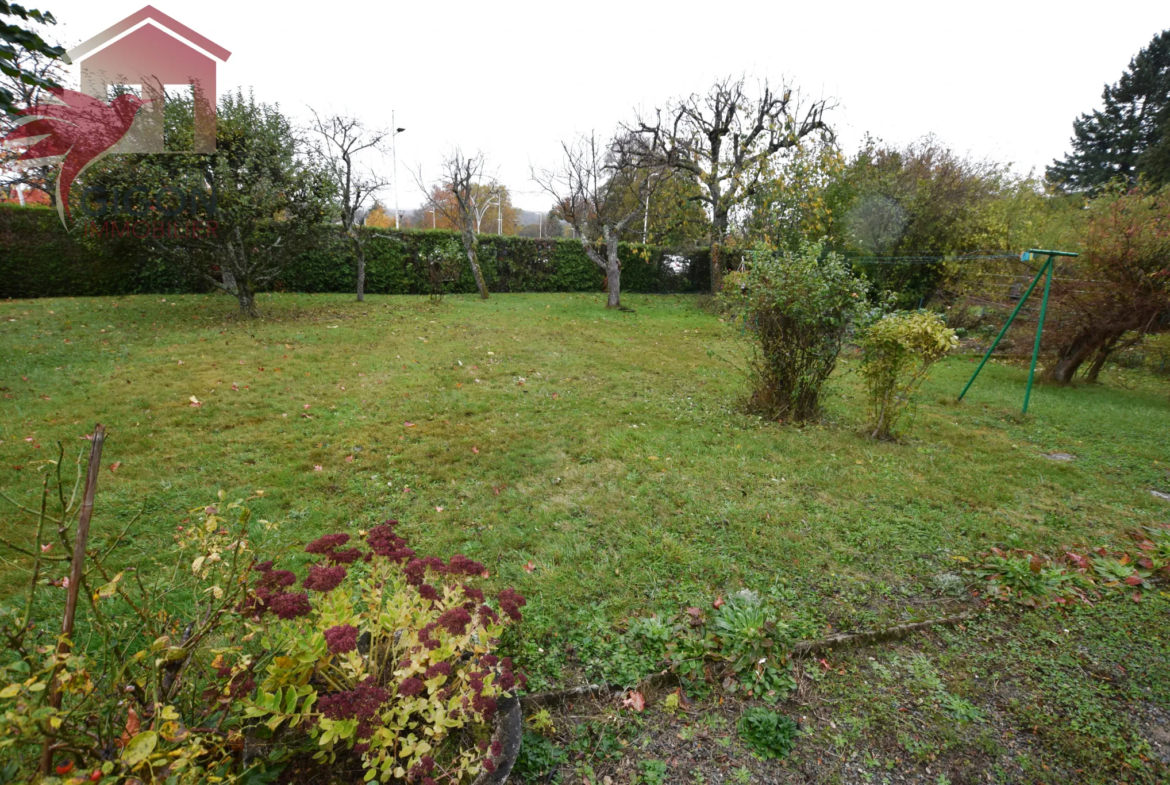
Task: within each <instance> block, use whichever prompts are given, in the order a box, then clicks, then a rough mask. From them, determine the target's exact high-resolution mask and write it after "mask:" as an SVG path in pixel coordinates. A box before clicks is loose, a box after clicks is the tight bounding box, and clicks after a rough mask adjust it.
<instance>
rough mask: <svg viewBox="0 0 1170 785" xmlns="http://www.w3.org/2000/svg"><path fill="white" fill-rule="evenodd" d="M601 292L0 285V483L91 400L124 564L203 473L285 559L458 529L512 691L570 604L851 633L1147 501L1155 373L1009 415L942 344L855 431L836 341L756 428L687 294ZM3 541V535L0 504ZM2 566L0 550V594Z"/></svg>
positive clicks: (1165, 481)
mask: <svg viewBox="0 0 1170 785" xmlns="http://www.w3.org/2000/svg"><path fill="white" fill-rule="evenodd" d="M625 301H626V302H627V305H629V306H630V307H632V308H633V309H634V312H632V313H624V312H618V313H615V312H609V311H606V310H605V309H604V307H603V304H604V299H603V298H602V296H601V295H595V294H541V295H494V296H493V297H492V298H491V299H490V300H488V301H486V302H481V301H479V300H477V299H474V298H472V297H448V298H446V299H445V300H444V301H443V302H442V303H438V304H433V303H430V302H429V301H427V300H426V299H424V298H417V297H379V296H372V297H368V298H367V301H366V302H364V303H356V302H353V298H352V296H345V295H315V296H307V295H292V294H279V295H263V296H261V297H260V299H259V307H260V308H261V310H262V311H263V313H264V318H263V319H262V320H259V321H255V322H241V321H238V320H237V319H236V318H235V317H234V314H233V307H232V301H231V300H229V299H227V298H225V297H222V296H213V295H208V296H198V295H186V296H167V297H162V296H135V297H122V298H95V299H88V298H70V299H49V300H36V301H7V302H2V303H0V396H2V397H0V491H3V492H4V493H6V494H7V495H9V496H11V497H13V498H15V499H17V500H18V501H21V502H22V503H24V504H26V505H27V506H30V507H33V506H36V503H37V497H38V494H39V489H40V482H41V473H42V472H43V471H44V469H45V462H46V461H48V460H50V459H55V458H56V454H57V447H56V445H57V442H61V443H62V444H63V445H64V447H65V451H66V454H67V460H69V461H73V460H74V459H75V458H76V456H77V454H78V453H79V452H80V451H82V450H83V449H86V448H87V447H88V442H86V441H84V439H83V436H84V435H85V434H87V433H89V432H91V431H92V427H93V424H94V423H95V422H100V423H103V424H104V425H105V426H106V427H107V429H108V434H109V435H108V438H107V441H106V446H105V452H104V454H103V458H102V463H103V470H102V472H101V479H100V484H99V488H98V495H97V503H96V513H95V518H94V535H93V536H94V538H95V541H96V542H97V543H98V544H100V543H101V541H103V539H104V538H112V537H113V536H114V534H115V533H116V532H117V531H118V530H120V528H121V526H123V525H125V523H126V522H127V521H129V520H130V519H131V518H132V517H133V516H134V515H135V514H136V513H138V512H139V511H140V510H141V511H142V517H141V518H140V519H139V521H138V522H137V523H136V524H135V531H134V536H133V537H132V538H131V539H130V541H129V542H128V543H127V544H126V545H125V546H124V547H122V548H121V549H120V559H121V560H122V561H123V562H124V563H125V564H127V565H131V564H134V565H140V566H141V568H143V569H153V568H155V565H156V564H158V563H162V562H165V561H166V559H167V552H168V548H169V546H170V543H171V537H172V534H173V531H174V529H175V527H176V526H179V525H182V524H183V522H184V521H185V520H186V519H187V516H188V511H189V510H190V509H192V508H195V507H199V506H203V505H205V504H208V503H211V502H212V501H214V500H215V499H216V493H217V491H218V490H220V489H223V490H224V491H225V492H226V494H227V496H228V497H229V498H238V497H243V496H245V495H247V494H249V493H252V492H256V491H258V490H263V491H264V496H263V499H262V500H260V501H258V502H256V503H255V504H254V508H255V511H256V516H257V517H258V518H263V519H265V520H268V521H271V522H273V523H275V524H278V525H276V526H274V527H273V528H272V529H271V531H268V532H266V533H265V534H263V546H262V547H263V548H264V549H265V550H266V551H267V553H268V555H271V556H276V557H278V558H279V559H280V560H281V563H282V564H283V565H285V566H289V567H293V568H295V567H296V565H299V564H300V563H301V561H302V558H303V550H302V549H303V545H304V544H305V543H307V542H308V541H310V540H311V539H313V538H315V537H317V536H319V535H320V534H323V533H327V532H333V531H349V532H354V533H356V532H357V531H358V530H359V529H364V528H368V527H369V526H371V525H373V524H375V523H378V522H380V521H382V520H385V519H386V518H397V519H399V520H400V521H401V527H400V531H401V533H402V534H403V535H404V536H406V537H407V538H408V539H409V540H410V542H411V545H412V547H414V548H415V549H416V550H417V551H419V552H420V553H422V554H436V555H450V554H452V553H455V552H461V553H465V554H467V555H468V556H471V557H473V558H475V559H478V560H480V561H482V562H484V563H485V564H486V565H488V567H489V569H490V571H491V573H492V580H493V581H496V582H498V583H499V584H500V585H501V586H502V585H505V584H511V585H514V586H515V587H516V588H517V589H518V590H519V591H520V592H521V593H522V594H524V595H525V596H527V597H528V598H529V606H528V608H527V611H528V614H527V616H528V622H527V625H528V627H529V632H528V635H529V643H528V645H527V647H521V648H522V651H523V652H524V656H525V657H526V658H527V659H526V662H527V664H528V666H529V668H530V669H531V671H532V673H533V679H534V684H536V685H537V686H548V685H550V684H553V683H556V682H558V681H563V680H564V679H565V678H568V677H567V676H565V675H564V674H565V673H570V672H571V673H574V674H576V673H577V672H579V671H581V670H584V671H585V672H586V674H587V675H588V673H589V666H588V663H587V662H586V663H582V662H581V661H580V657H576V658H575V657H574V646H576V648H580V647H579V646H578V645H576V644H574V645H571V646H570V645H565V646H562V647H560V648H558V644H557V640H558V639H560V640H562V641H565V640H570V639H572V640H576V639H575V638H573V635H571V634H569V633H568V632H565V631H566V630H569V629H572V628H573V627H574V625H583V626H582V629H585V628H588V629H593V628H594V627H596V626H597V625H611V626H612V625H613V624H620V623H621V622H622V621H623V620H624V619H627V618H628V617H630V616H632V615H646V614H649V613H651V612H666V613H677V612H678V611H679V609H680V608H682V607H684V606H689V605H702V606H705V605H707V604H708V603H710V601H711V600H712V599H713V598H714V597H715V596H717V595H720V594H726V593H728V592H733V591H736V590H738V589H740V588H745V587H746V588H752V589H755V590H758V591H761V592H770V593H771V594H772V596H777V597H783V598H787V599H786V600H785V602H786V603H787V605H788V606H789V610H790V615H791V620H792V622H793V623H794V624H795V625H796V627H797V629H798V630H799V631H801V632H802V633H803V634H804V635H806V636H807V637H819V636H821V635H823V634H825V633H826V632H830V631H831V632H838V631H849V630H859V629H869V628H872V627H877V626H883V625H886V624H891V623H900V622H904V621H908V620H914V619H921V618H926V617H930V616H933V615H937V614H938V613H939V612H940V609H942V608H943V607H945V605H946V603H947V602H948V600H947V598H945V597H942V596H939V595H938V594H937V593H935V592H933V591H932V587H933V586H934V585H935V583H934V579H935V577H936V576H938V575H940V574H942V573H959V574H961V570H962V566H963V562H962V561H961V559H966V558H970V557H972V556H974V555H975V554H977V553H979V552H982V551H986V550H987V549H988V548H989V547H991V546H993V545H999V546H1001V547H1004V546H1010V547H1022V548H1029V549H1036V550H1041V551H1044V552H1046V553H1050V554H1057V553H1059V552H1060V551H1061V549H1062V547H1064V546H1069V545H1072V544H1074V543H1083V544H1087V545H1090V546H1096V545H1105V546H1113V545H1116V544H1120V543H1122V542H1126V541H1128V539H1127V532H1128V531H1129V530H1131V529H1133V528H1135V527H1139V526H1142V525H1147V524H1152V523H1159V522H1166V521H1167V520H1170V502H1168V501H1165V500H1163V499H1160V498H1157V497H1156V496H1155V495H1153V494H1152V493H1151V490H1159V491H1162V492H1170V472H1168V470H1170V438H1168V434H1170V405H1168V403H1167V385H1166V382H1165V380H1164V379H1159V378H1156V377H1147V376H1141V375H1130V376H1128V377H1120V376H1118V375H1117V373H1114V372H1106V374H1104V376H1103V378H1104V381H1105V383H1104V384H1102V385H1098V386H1092V387H1086V386H1080V387H1076V388H1071V389H1059V388H1053V387H1048V386H1038V387H1037V388H1036V390H1035V391H1034V393H1033V396H1032V402H1031V412H1030V413H1029V415H1028V416H1027V417H1026V418H1024V417H1021V416H1020V414H1019V406H1020V404H1021V402H1022V398H1023V391H1024V381H1025V374H1026V371H1025V370H1024V369H1021V368H1019V367H1015V366H1010V365H1001V364H997V363H993V364H989V365H988V367H987V368H986V369H985V371H984V373H983V374H982V375H981V377H980V378H979V380H978V381H977V382H976V384H975V386H974V387H973V388H972V390H971V392H970V393H969V394H968V397H967V399H966V400H965V401H964V402H963V403H961V404H956V403H955V394H956V393H957V392H958V391H959V390H960V389H962V385H963V384H964V383H965V381H966V379H967V377H968V376H969V374H970V373H971V371H972V370H973V368H974V364H973V363H974V359H973V358H969V357H962V356H958V357H952V358H950V359H948V360H946V361H945V362H943V363H941V364H940V365H939V366H938V367H937V368H936V370H935V371H934V373H933V375H932V377H931V379H930V380H929V381H928V382H927V384H926V386H925V387H924V389H923V391H922V394H921V396H920V403H919V405H918V407H917V409H916V412H915V413H914V414H913V418H912V421H911V422H909V423H908V424H910V425H911V426H912V427H911V429H910V431H909V434H908V436H907V437H905V438H904V439H903V441H902V442H901V443H875V442H872V441H870V440H868V439H866V438H864V435H863V429H862V425H863V417H864V397H863V395H862V393H861V390H860V386H859V383H858V379H857V377H856V376H855V375H854V374H853V373H851V368H852V364H851V362H850V361H849V360H848V359H846V360H845V361H844V362H842V363H841V365H840V366H839V369H838V373H837V374H836V375H835V377H834V380H833V388H832V391H831V393H830V395H828V396H827V398H826V404H827V416H826V420H825V422H823V423H822V424H819V425H815V426H809V427H804V428H796V427H790V426H782V425H777V424H774V423H764V422H760V421H759V420H758V419H756V418H753V417H750V416H748V415H745V414H744V413H742V411H741V407H740V403H741V401H742V399H743V396H744V393H745V389H746V387H745V381H744V379H743V377H742V375H740V373H739V372H738V371H737V370H736V368H737V366H738V364H739V363H738V360H739V358H740V357H742V352H743V347H742V344H741V343H740V340H739V339H740V337H741V336H740V329H739V327H737V326H735V325H732V324H729V323H724V322H722V321H720V320H719V319H718V318H717V317H716V316H714V315H712V314H710V313H708V312H706V311H703V310H701V309H699V308H698V307H697V303H696V300H695V298H692V297H683V296H677V297H676V296H638V295H627V297H626V298H625ZM196 402H197V403H196ZM1055 452H1061V453H1069V454H1071V455H1073V456H1075V457H1074V459H1073V460H1071V461H1055V460H1050V459H1049V458H1047V457H1045V456H1046V454H1050V453H1055ZM115 466H116V467H117V468H116V469H115V468H114V467H115ZM0 503H2V502H0ZM0 536H2V537H5V538H8V539H10V540H14V541H21V542H27V541H28V539H29V537H30V527H29V525H28V524H27V523H24V522H20V521H18V520H17V518H16V517H15V516H14V515H13V514H12V513H11V511H10V509H8V508H6V509H4V510H3V512H0ZM5 558H6V559H7V556H6V557H5ZM23 576H24V572H23V568H22V565H21V563H20V562H19V561H15V562H14V561H11V560H6V561H4V562H3V563H2V564H0V593H3V594H11V593H12V592H13V591H15V590H16V589H17V588H18V586H19V583H20V581H21V580H22V578H23ZM52 577H59V576H55V575H54V576H52ZM1162 590H1163V591H1166V589H1165V587H1164V586H1163V587H1162ZM1167 596H1168V595H1166V594H1159V593H1158V592H1156V591H1155V592H1152V593H1147V595H1146V598H1145V599H1144V602H1145V603H1147V604H1148V606H1149V607H1150V608H1155V609H1157V608H1160V611H1159V610H1153V611H1151V610H1149V609H1147V606H1143V614H1145V615H1144V616H1143V617H1142V618H1143V619H1146V621H1145V622H1143V630H1145V631H1144V632H1143V633H1142V634H1143V635H1145V634H1148V635H1151V636H1161V637H1165V636H1166V635H1167V633H1170V622H1168V621H1167V617H1168V614H1167V609H1170V603H1167V600H1166V598H1167ZM1121 601H1124V602H1131V601H1130V600H1129V599H1128V598H1124V599H1123V600H1109V601H1107V602H1106V604H1108V603H1110V602H1121ZM1101 612H1102V613H1105V612H1106V611H1101ZM1034 613H1036V614H1037V615H1038V617H1039V618H1046V616H1043V614H1055V613H1058V612H1057V611H1039V612H1034ZM1005 619H1007V617H1006V616H1005ZM1004 623H1008V621H1005V622H1004ZM1011 624H1012V625H1013V626H1012V629H1013V630H1017V631H1018V625H1017V624H1016V622H1014V621H1013V622H1011ZM590 625H594V627H591V626H590ZM1144 625H1150V627H1146V626H1144ZM562 633H563V634H562ZM1012 634H1015V633H1014V632H1013V633H1012ZM538 644H539V645H538ZM989 651H991V652H993V653H994V651H995V649H994V646H992V647H991V648H990V649H989ZM1151 651H1153V650H1151ZM1157 651H1160V652H1162V653H1161V654H1158V653H1157V652H1154V653H1151V654H1149V657H1151V658H1153V660H1151V661H1150V662H1147V663H1146V666H1148V667H1149V668H1154V669H1155V670H1156V669H1157V667H1158V666H1159V665H1158V663H1159V661H1158V657H1162V658H1163V659H1162V660H1161V661H1160V663H1161V667H1167V666H1166V662H1165V659H1164V658H1165V652H1164V650H1162V649H1158V650H1157ZM916 662H917V661H916V660H912V659H907V658H905V657H904V658H903V659H902V660H898V661H897V663H895V664H893V665H891V666H890V667H891V668H892V669H893V670H892V671H891V672H892V673H897V672H898V669H899V668H901V669H902V670H906V669H910V670H909V671H907V672H913V673H918V674H920V675H921V674H922V673H925V672H926V671H925V670H923V669H924V668H925V667H926V666H924V665H922V664H921V663H918V664H915V663H916ZM915 668H917V670H914V669H915ZM1166 674H1167V679H1170V670H1167V671H1166ZM891 678H893V677H891ZM922 678H927V677H922ZM1054 678H1055V677H1054ZM1061 678H1064V677H1061ZM1086 678H1087V677H1086ZM927 681H928V682H929V679H927ZM930 683H933V682H930ZM932 689H933V688H932ZM1163 708H1168V707H1165V706H1164V707H1163ZM906 757H907V759H908V760H909V759H912V756H909V755H908V756H906ZM923 765H926V764H923Z"/></svg>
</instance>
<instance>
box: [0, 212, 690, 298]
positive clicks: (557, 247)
mask: <svg viewBox="0 0 1170 785" xmlns="http://www.w3.org/2000/svg"><path fill="white" fill-rule="evenodd" d="M362 231H363V233H365V234H366V235H367V236H368V243H367V246H366V248H367V251H366V253H367V272H366V276H367V277H366V289H367V291H369V292H371V293H376V294H432V293H436V292H435V281H434V279H433V278H432V272H431V267H432V264H431V263H432V261H434V260H436V259H443V260H454V259H457V258H458V257H459V255H460V254H461V247H460V245H459V240H458V233H457V232H453V231H446V230H442V229H439V230H425V231H419V230H409V229H407V230H402V231H395V230H393V229H372V228H363V229H362ZM315 235H316V236H315V238H313V242H311V243H308V244H307V245H308V250H305V251H303V252H301V253H298V254H295V255H293V257H292V258H291V260H290V262H289V264H288V265H287V266H286V267H284V268H283V269H282V271H281V272H280V275H279V277H277V278H276V279H274V280H273V281H272V283H271V285H270V287H271V288H272V289H273V290H277V291H297V292H346V291H353V288H354V278H355V275H356V272H355V269H354V265H353V264H352V263H351V260H350V259H349V253H350V252H349V248H348V246H347V244H346V243H345V242H344V238H343V237H342V235H341V233H340V232H339V231H338V230H337V227H334V226H330V225H322V226H320V227H319V228H318V229H317V231H316V232H315ZM480 254H481V260H482V269H483V274H484V277H485V279H486V280H487V283H488V286H489V288H490V289H491V290H492V291H493V292H580V291H600V290H601V289H602V288H603V284H604V280H603V278H604V276H603V275H602V273H601V271H600V270H598V268H597V267H596V265H594V264H593V263H592V262H590V261H589V259H588V258H587V257H586V256H585V252H584V249H583V248H582V246H581V243H580V242H579V241H577V240H571V239H556V240H537V239H533V238H527V237H514V236H513V237H503V236H499V235H484V236H482V237H481V238H480ZM619 255H620V256H621V258H622V260H623V283H624V285H625V287H626V288H627V290H629V291H633V292H644V293H667V292H698V291H705V290H706V288H707V286H708V282H709V278H710V274H709V272H708V268H709V264H710V252H709V251H708V250H707V249H704V248H697V249H696V248H692V249H682V250H677V249H669V248H663V247H660V246H643V245H640V244H634V243H622V244H621V245H620V246H619ZM444 270H445V271H449V272H444V273H443V274H442V277H441V279H440V280H439V281H438V283H439V284H440V288H441V291H442V292H448V293H455V292H474V291H476V286H475V281H474V279H473V278H472V276H471V271H470V269H469V268H468V267H467V265H466V264H450V263H448V264H445V265H444ZM211 288H212V285H211V284H210V282H209V281H208V280H207V278H206V276H205V275H203V273H202V272H201V271H200V270H199V269H198V268H195V267H192V266H191V265H189V264H186V263H184V262H183V260H182V259H180V258H178V257H175V256H173V255H169V254H162V253H159V252H158V251H157V249H156V247H155V246H153V245H152V244H151V243H148V242H144V241H143V240H140V239H135V238H133V237H127V238H121V239H117V238H113V239H96V238H92V237H85V236H84V235H83V234H81V233H80V232H79V231H75V232H73V233H69V232H66V231H65V229H64V227H62V226H61V221H60V219H59V218H58V216H57V212H56V211H55V210H52V209H49V208H44V207H24V208H22V207H18V206H13V205H0V297H4V298H9V297H61V296H76V295H79V294H84V295H87V296H102V295H115V294H118V295H121V294H180V293H189V292H205V291H209V290H210V289H211Z"/></svg>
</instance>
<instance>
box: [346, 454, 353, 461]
mask: <svg viewBox="0 0 1170 785" xmlns="http://www.w3.org/2000/svg"><path fill="white" fill-rule="evenodd" d="M345 462H346V463H353V456H352V455H347V456H345Z"/></svg>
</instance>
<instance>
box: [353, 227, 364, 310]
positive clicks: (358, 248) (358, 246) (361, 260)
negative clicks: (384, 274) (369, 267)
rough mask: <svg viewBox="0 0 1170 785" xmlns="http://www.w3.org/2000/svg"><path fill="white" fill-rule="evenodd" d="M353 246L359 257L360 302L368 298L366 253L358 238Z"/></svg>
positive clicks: (358, 299)
mask: <svg viewBox="0 0 1170 785" xmlns="http://www.w3.org/2000/svg"><path fill="white" fill-rule="evenodd" d="M353 247H354V256H355V258H356V259H357V301H358V302H359V303H360V302H365V299H366V254H365V250H364V249H363V248H362V244H361V243H360V242H359V241H358V240H357V239H354V241H353Z"/></svg>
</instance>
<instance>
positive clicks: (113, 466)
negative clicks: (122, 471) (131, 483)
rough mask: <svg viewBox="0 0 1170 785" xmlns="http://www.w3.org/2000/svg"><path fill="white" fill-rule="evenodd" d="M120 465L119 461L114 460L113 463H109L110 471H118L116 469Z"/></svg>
mask: <svg viewBox="0 0 1170 785" xmlns="http://www.w3.org/2000/svg"><path fill="white" fill-rule="evenodd" d="M121 465H122V462H121V461H114V462H113V463H111V464H110V471H111V472H116V471H118V469H119V467H121Z"/></svg>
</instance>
